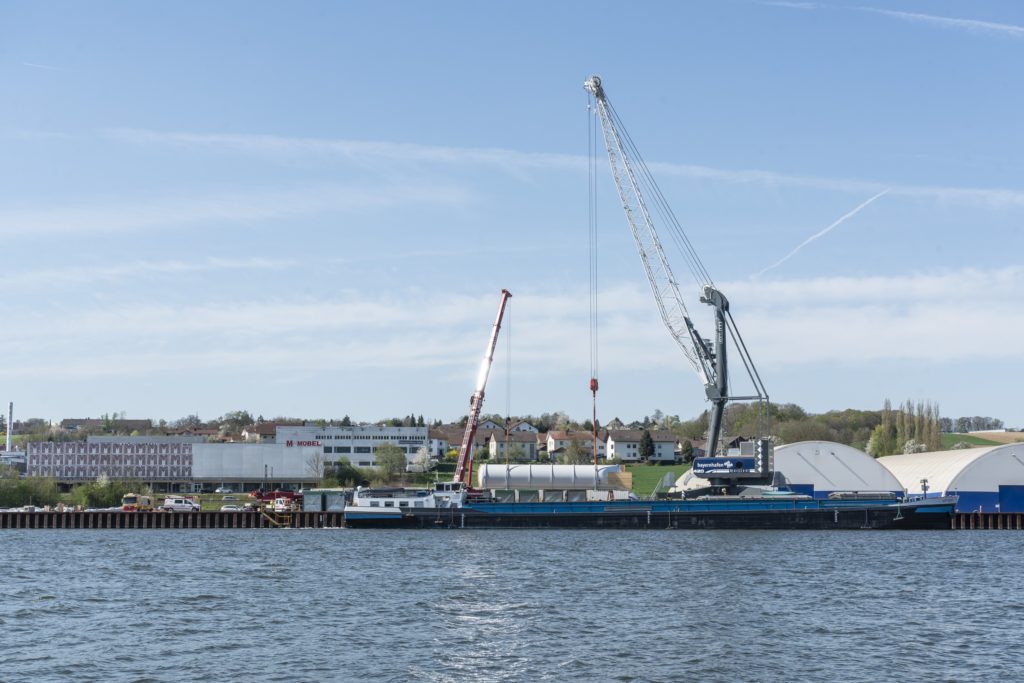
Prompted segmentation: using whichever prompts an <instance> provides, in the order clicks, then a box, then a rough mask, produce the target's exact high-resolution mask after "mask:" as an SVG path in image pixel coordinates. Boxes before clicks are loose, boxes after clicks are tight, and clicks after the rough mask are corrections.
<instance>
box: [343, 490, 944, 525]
mask: <svg viewBox="0 0 1024 683" xmlns="http://www.w3.org/2000/svg"><path fill="white" fill-rule="evenodd" d="M466 494H467V491H466V490H464V489H463V490H459V489H458V483H457V482H444V483H439V484H438V485H437V489H436V490H435V491H427V490H408V489H359V490H357V491H356V492H355V495H354V496H353V500H352V504H350V505H347V506H346V507H345V526H346V527H350V528H413V529H435V528H441V529H463V528H476V529H501V528H518V529H555V528H561V529H575V528H598V529H819V530H825V529H950V528H952V524H953V515H954V510H955V508H956V498H955V497H951V498H932V499H929V500H920V501H902V500H893V499H884V498H876V499H864V498H862V497H855V498H853V499H843V498H837V499H829V500H816V499H813V498H811V497H809V496H801V495H789V494H778V493H775V492H765V493H764V495H756V494H753V495H736V496H706V497H700V498H694V499H683V500H607V501H599V500H588V501H578V502H569V501H555V502H550V503H545V502H536V503H532V502H531V503H515V502H496V501H493V500H474V499H472V498H469V497H468V496H467V495H466Z"/></svg>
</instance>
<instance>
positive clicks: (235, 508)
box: [220, 505, 242, 512]
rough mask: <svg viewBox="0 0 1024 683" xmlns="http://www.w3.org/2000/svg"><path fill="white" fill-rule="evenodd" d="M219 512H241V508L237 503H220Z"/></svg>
mask: <svg viewBox="0 0 1024 683" xmlns="http://www.w3.org/2000/svg"><path fill="white" fill-rule="evenodd" d="M220 511H221V512H241V511H242V508H241V507H240V506H238V505H221V506H220Z"/></svg>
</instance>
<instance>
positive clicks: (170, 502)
mask: <svg viewBox="0 0 1024 683" xmlns="http://www.w3.org/2000/svg"><path fill="white" fill-rule="evenodd" d="M160 509H161V510H166V511H167V512H199V503H197V502H195V501H194V500H192V499H191V498H164V504H163V505H161V506H160Z"/></svg>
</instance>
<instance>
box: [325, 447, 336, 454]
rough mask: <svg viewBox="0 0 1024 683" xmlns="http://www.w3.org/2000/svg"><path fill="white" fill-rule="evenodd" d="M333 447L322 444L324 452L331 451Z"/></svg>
mask: <svg viewBox="0 0 1024 683" xmlns="http://www.w3.org/2000/svg"><path fill="white" fill-rule="evenodd" d="M333 452H334V449H333V448H331V447H330V446H324V453H333Z"/></svg>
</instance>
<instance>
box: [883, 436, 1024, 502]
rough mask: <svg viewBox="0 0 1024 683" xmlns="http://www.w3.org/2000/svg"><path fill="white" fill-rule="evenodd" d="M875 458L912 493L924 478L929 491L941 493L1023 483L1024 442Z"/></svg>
mask: <svg viewBox="0 0 1024 683" xmlns="http://www.w3.org/2000/svg"><path fill="white" fill-rule="evenodd" d="M878 462H879V463H881V464H882V465H884V466H885V467H886V468H887V469H888V470H889V471H891V472H892V473H893V474H894V475H895V476H896V478H897V479H899V480H900V483H901V484H902V485H903V488H905V489H906V490H907V492H908V493H911V494H921V493H923V492H922V490H921V488H922V486H921V480H923V479H926V480H927V481H928V490H929V491H933V492H942V493H947V492H949V493H956V492H958V491H998V490H999V487H1000V486H1024V443H1011V444H1005V445H1002V446H985V447H983V448H964V449H959V450H953V451H933V452H930V453H911V454H908V455H889V456H886V457H884V458H879V459H878Z"/></svg>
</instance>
